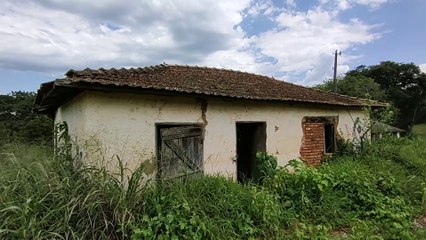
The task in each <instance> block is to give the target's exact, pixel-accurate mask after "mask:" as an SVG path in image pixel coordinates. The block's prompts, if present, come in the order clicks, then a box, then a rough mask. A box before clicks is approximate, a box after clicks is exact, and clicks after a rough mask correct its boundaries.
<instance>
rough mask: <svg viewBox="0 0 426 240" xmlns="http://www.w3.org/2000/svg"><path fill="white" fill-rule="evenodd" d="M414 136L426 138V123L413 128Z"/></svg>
mask: <svg viewBox="0 0 426 240" xmlns="http://www.w3.org/2000/svg"><path fill="white" fill-rule="evenodd" d="M413 134H414V135H415V136H423V137H426V123H422V124H416V125H414V126H413Z"/></svg>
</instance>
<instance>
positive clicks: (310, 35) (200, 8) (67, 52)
mask: <svg viewBox="0 0 426 240" xmlns="http://www.w3.org/2000/svg"><path fill="white" fill-rule="evenodd" d="M425 10H426V1H425V0H312V1H308V0H300V1H298V0H232V1H231V0H194V1H192V0H181V1H180V0H173V1H172V0H120V1H116V0H91V1H88V0H74V1H62V0H32V1H26V0H19V1H16V0H15V1H14V0H10V1H9V0H2V1H1V2H0V93H8V92H10V91H16V90H25V91H35V90H37V88H38V86H39V84H40V83H41V82H45V81H50V80H53V79H55V78H60V77H62V76H63V74H64V73H65V72H66V71H67V70H68V69H71V68H72V69H84V68H86V67H90V68H100V67H104V68H110V67H139V66H147V65H156V64H160V63H163V62H166V63H169V64H186V65H198V66H213V67H221V68H230V69H237V70H242V71H247V72H253V73H258V74H263V75H267V76H273V77H275V78H278V79H283V80H286V81H289V82H293V83H297V84H302V85H306V86H312V85H314V84H318V83H321V82H322V81H323V80H324V79H327V78H330V77H331V76H332V71H333V70H332V66H333V59H334V55H333V54H334V51H335V50H336V49H337V50H339V51H341V52H342V55H341V56H339V61H338V62H339V65H338V73H339V74H343V73H344V72H346V71H348V70H349V69H353V68H354V67H356V66H359V65H372V64H378V63H379V62H380V61H385V60H392V61H396V62H414V63H416V64H418V65H419V66H421V67H422V68H423V69H425V70H426V44H425V43H426V28H425V26H424V25H425V24H426V14H424V12H425Z"/></svg>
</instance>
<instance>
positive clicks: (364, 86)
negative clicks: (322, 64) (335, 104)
mask: <svg viewBox="0 0 426 240" xmlns="http://www.w3.org/2000/svg"><path fill="white" fill-rule="evenodd" d="M316 88H318V89H321V90H324V91H329V92H331V91H333V81H332V80H327V81H325V82H324V83H323V84H320V85H318V86H316ZM337 93H339V94H343V95H348V96H352V97H359V98H370V99H373V100H379V101H383V100H385V99H386V94H385V92H384V91H383V90H382V89H381V88H380V85H379V84H378V83H376V82H375V81H374V80H373V79H372V78H369V77H366V76H362V75H360V76H350V75H347V76H345V77H343V78H340V79H339V80H338V81H337Z"/></svg>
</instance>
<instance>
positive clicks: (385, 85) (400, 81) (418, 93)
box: [346, 61, 426, 131]
mask: <svg viewBox="0 0 426 240" xmlns="http://www.w3.org/2000/svg"><path fill="white" fill-rule="evenodd" d="M346 76H348V77H349V76H351V77H361V76H365V77H369V78H372V79H373V80H374V81H375V82H376V83H378V84H379V85H380V88H381V89H382V90H383V91H384V92H385V93H386V99H387V100H388V101H390V102H392V103H393V104H394V105H395V106H396V107H397V108H398V110H399V113H400V114H399V117H398V119H397V125H398V126H399V127H402V128H405V129H408V130H409V131H411V129H412V126H413V124H414V123H416V122H421V121H425V120H426V119H424V117H425V116H426V113H425V110H426V107H425V105H426V75H425V74H424V73H422V72H421V70H420V68H419V67H418V66H417V65H415V64H414V63H396V62H392V61H385V62H381V63H380V64H378V65H372V66H369V67H366V66H359V67H357V68H356V69H355V70H353V71H350V72H348V73H347V74H346Z"/></svg>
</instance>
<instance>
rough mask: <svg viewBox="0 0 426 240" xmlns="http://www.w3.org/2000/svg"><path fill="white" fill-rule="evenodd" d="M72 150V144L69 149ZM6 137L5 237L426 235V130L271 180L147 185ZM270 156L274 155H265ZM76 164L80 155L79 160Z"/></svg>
mask: <svg viewBox="0 0 426 240" xmlns="http://www.w3.org/2000/svg"><path fill="white" fill-rule="evenodd" d="M65 152H66V151H65ZM61 156H62V158H54V157H53V153H52V151H51V150H50V149H48V148H45V147H40V146H34V145H25V144H18V143H12V144H2V145H0V166H1V168H0V239H173V238H175V239H330V238H332V239H339V238H344V237H343V235H342V233H344V234H346V235H348V237H349V238H352V239H370V238H375V239H383V238H384V239H422V238H423V237H424V236H425V234H424V233H425V231H424V229H414V228H413V227H412V222H413V219H414V218H415V216H416V215H419V214H425V213H426V212H425V211H426V206H425V202H426V185H425V181H426V177H425V176H426V162H425V159H426V139H423V138H417V139H413V140H410V139H390V140H386V139H385V140H383V141H380V142H377V143H375V144H373V145H371V146H368V147H367V148H366V149H365V151H364V152H363V153H362V154H359V155H356V156H353V155H352V156H340V157H336V158H335V159H333V160H331V161H330V162H328V163H325V164H324V165H323V166H321V167H319V168H310V167H306V166H304V165H303V164H301V163H298V162H297V161H295V162H292V163H291V164H292V167H293V169H294V172H289V171H288V170H287V168H280V169H278V170H277V171H276V172H275V173H274V174H269V176H267V177H266V178H264V179H263V181H262V183H261V184H254V183H248V184H244V185H241V184H238V183H235V182H233V181H231V180H229V179H226V178H224V177H219V176H201V177H196V178H187V179H182V180H177V181H168V182H151V184H149V185H148V186H145V187H143V184H142V183H143V182H145V179H143V177H142V174H141V173H142V171H143V167H141V168H139V169H138V170H137V171H135V172H134V173H133V175H131V176H129V177H126V176H119V177H118V178H117V177H113V176H111V175H109V174H108V173H107V172H106V171H105V170H104V169H86V168H77V169H75V168H72V169H71V168H69V162H67V161H70V159H69V156H65V155H61ZM265 157H266V156H265ZM71 163H73V164H75V162H71Z"/></svg>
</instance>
